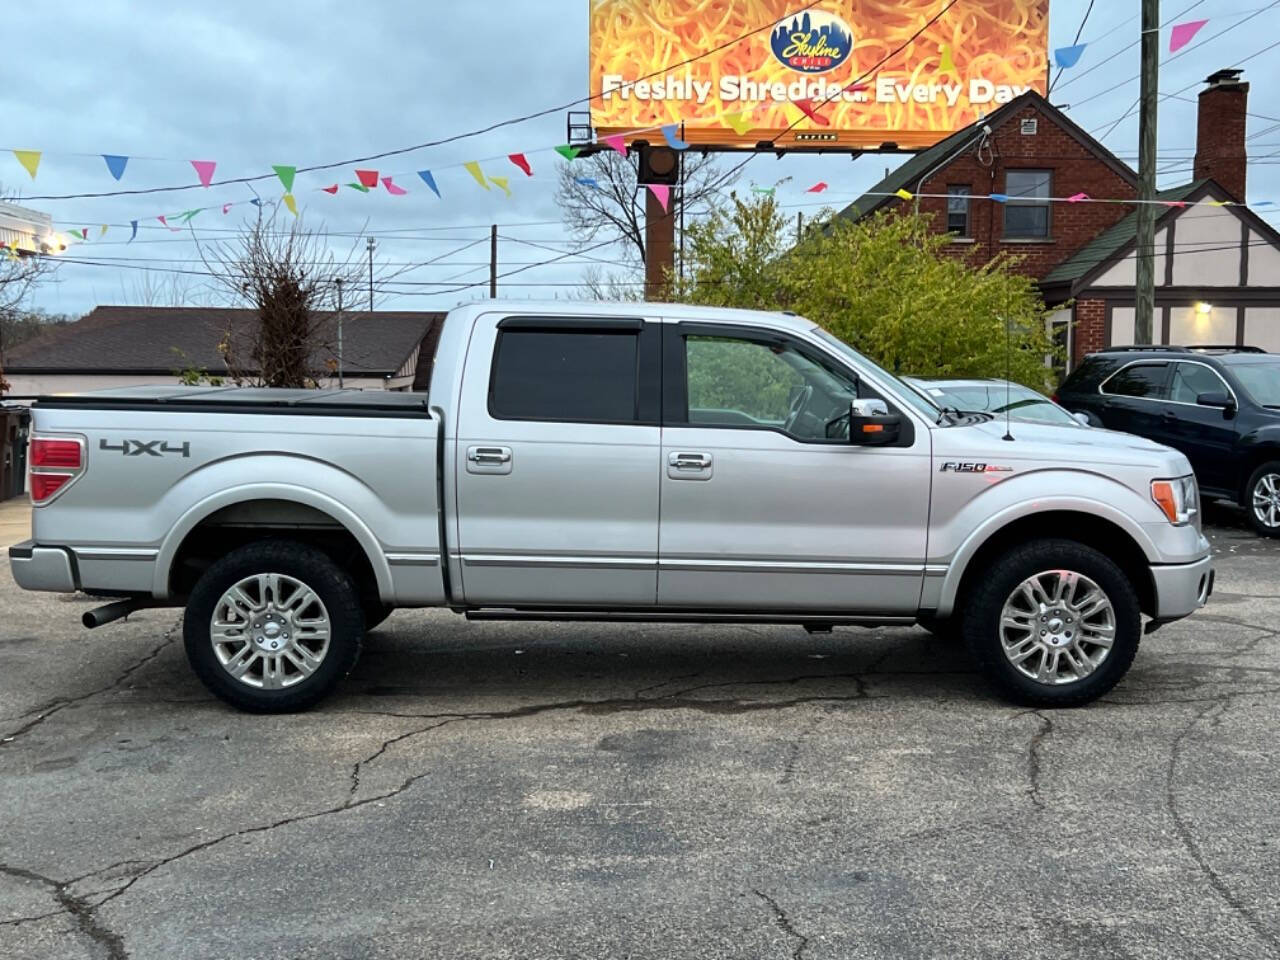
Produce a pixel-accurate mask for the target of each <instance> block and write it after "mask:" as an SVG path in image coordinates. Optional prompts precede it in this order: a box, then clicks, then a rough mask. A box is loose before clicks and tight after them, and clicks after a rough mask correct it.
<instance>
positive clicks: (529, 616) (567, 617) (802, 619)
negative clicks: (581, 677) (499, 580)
mask: <svg viewBox="0 0 1280 960" xmlns="http://www.w3.org/2000/svg"><path fill="white" fill-rule="evenodd" d="M464 616H466V618H467V619H468V620H535V621H578V622H587V623H760V624H787V625H795V626H801V627H804V628H805V629H806V630H809V631H815V630H816V631H826V630H830V629H831V628H832V627H909V626H911V625H913V624H914V623H915V622H916V618H915V617H902V616H882V615H867V616H851V615H849V614H802V613H721V612H716V611H683V610H653V611H644V610H636V611H628V610H508V609H490V608H482V609H478V610H467V611H465V613H464Z"/></svg>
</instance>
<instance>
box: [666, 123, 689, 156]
mask: <svg viewBox="0 0 1280 960" xmlns="http://www.w3.org/2000/svg"><path fill="white" fill-rule="evenodd" d="M678 130H679V127H677V126H676V125H675V124H674V123H668V124H667V125H666V126H665V127H663V128H662V139H664V140H666V141H667V146H668V147H670V148H671V149H672V150H688V149H689V144H687V143H685V142H684V141H683V140H681V139H680V137H679V136H677V131H678Z"/></svg>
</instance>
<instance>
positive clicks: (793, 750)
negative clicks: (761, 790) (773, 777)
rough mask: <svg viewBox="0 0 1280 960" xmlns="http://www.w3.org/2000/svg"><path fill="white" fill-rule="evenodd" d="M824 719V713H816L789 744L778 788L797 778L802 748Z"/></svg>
mask: <svg viewBox="0 0 1280 960" xmlns="http://www.w3.org/2000/svg"><path fill="white" fill-rule="evenodd" d="M824 719H825V717H824V715H823V714H822V713H815V714H814V715H813V717H812V719H810V720H809V722H808V723H806V724H805V725H804V726H803V727H801V728H800V732H799V733H797V734H796V736H795V739H793V740H792V741H791V742H790V743H788V744H787V759H786V762H785V763H784V764H783V765H782V776H781V777H779V778H778V786H780V787H782V786H786V785H787V784H789V783H790V782H791V781H792V780H793V779H794V778H795V773H796V763H797V762H798V761H799V760H800V748H801V747H802V746H803V745H804V742H805V741H806V740H808V739H809V737H810V736H811V735H812V734H813V732H814V731H815V730H817V729H818V725H819V724H820V723H822V721H823V720H824Z"/></svg>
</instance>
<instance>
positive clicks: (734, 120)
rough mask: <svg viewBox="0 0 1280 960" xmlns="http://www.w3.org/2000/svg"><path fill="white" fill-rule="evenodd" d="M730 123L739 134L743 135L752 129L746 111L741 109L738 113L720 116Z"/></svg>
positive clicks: (732, 128)
mask: <svg viewBox="0 0 1280 960" xmlns="http://www.w3.org/2000/svg"><path fill="white" fill-rule="evenodd" d="M720 119H721V120H723V121H724V122H725V123H727V124H728V125H729V129H731V130H732V131H733V132H734V133H736V134H737V135H738V136H742V135H743V134H744V133H746V132H747V131H748V130H750V129H751V123H750V122H749V121H748V120H747V119H746V111H744V110H739V111H738V112H737V113H726V114H725V115H724V116H722V117H721V118H720Z"/></svg>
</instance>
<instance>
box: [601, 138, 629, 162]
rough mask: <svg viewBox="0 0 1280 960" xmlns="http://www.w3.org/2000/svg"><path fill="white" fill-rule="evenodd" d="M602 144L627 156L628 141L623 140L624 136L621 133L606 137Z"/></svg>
mask: <svg viewBox="0 0 1280 960" xmlns="http://www.w3.org/2000/svg"><path fill="white" fill-rule="evenodd" d="M600 142H601V143H603V144H605V145H606V146H608V147H609V148H610V149H611V150H616V151H617V152H618V153H620V154H622V155H623V156H624V157H625V156H626V155H627V141H626V140H624V139H623V137H622V134H620V133H615V134H614V135H613V136H611V137H605V138H604V139H603V140H601V141H600Z"/></svg>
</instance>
